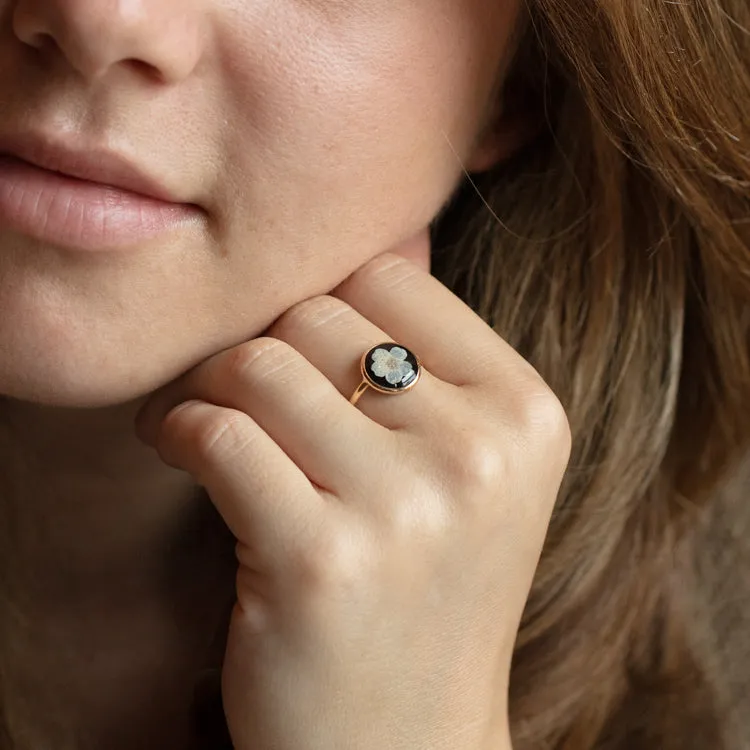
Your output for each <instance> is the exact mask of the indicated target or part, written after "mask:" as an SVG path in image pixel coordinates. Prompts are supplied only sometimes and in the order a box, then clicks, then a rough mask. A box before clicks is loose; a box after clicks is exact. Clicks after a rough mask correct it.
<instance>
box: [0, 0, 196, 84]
mask: <svg viewBox="0 0 750 750" xmlns="http://www.w3.org/2000/svg"><path fill="white" fill-rule="evenodd" d="M12 18H13V21H12V22H13V31H14V33H15V35H16V36H17V37H18V39H19V40H20V41H22V42H23V43H24V44H26V45H28V46H30V47H33V48H35V49H36V50H37V53H38V54H39V55H44V56H58V57H59V56H62V57H63V58H64V59H65V60H67V63H68V64H69V65H70V66H71V67H72V68H74V69H75V70H76V71H78V72H79V73H80V74H81V75H83V76H84V77H85V78H87V79H89V80H98V79H101V78H103V77H104V76H106V75H107V74H108V73H109V72H110V71H111V70H112V69H113V68H117V67H123V66H125V67H130V68H133V69H136V70H140V71H142V72H147V73H148V74H149V75H150V76H152V77H155V78H156V79H158V80H160V81H163V82H169V83H174V82H176V81H179V80H181V79H184V78H187V77H188V76H189V75H190V73H191V72H192V71H193V70H194V69H195V67H196V65H197V64H198V62H199V60H200V58H201V56H202V53H203V47H202V34H201V31H202V24H201V18H200V14H199V11H198V8H197V7H196V4H195V0H18V2H17V3H16V6H15V8H14V12H13V16H12Z"/></svg>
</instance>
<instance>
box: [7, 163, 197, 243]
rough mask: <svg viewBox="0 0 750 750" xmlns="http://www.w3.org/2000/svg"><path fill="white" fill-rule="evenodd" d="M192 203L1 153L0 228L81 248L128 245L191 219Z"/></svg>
mask: <svg viewBox="0 0 750 750" xmlns="http://www.w3.org/2000/svg"><path fill="white" fill-rule="evenodd" d="M199 213H200V212H199V209H198V208H196V207H195V206H190V205H186V204H178V203H165V202H164V201H159V200H155V199H153V198H147V197H146V196H143V195H139V194H137V193H132V192H130V191H128V190H121V189H119V188H115V187H111V186H109V185H102V184H99V183H96V182H87V181H85V180H78V179H75V178H73V177H66V176H65V175H62V174H60V173H58V172H50V171H48V170H46V169H40V168H39V167H35V166H33V165H32V164H29V163H28V162H25V161H21V160H20V159H16V158H14V157H9V156H0V228H2V227H3V226H4V227H7V228H8V229H11V230H13V231H16V232H20V233H21V234H25V235H27V236H29V237H33V238H35V239H37V240H42V241H45V242H50V243H54V244H56V245H60V246H62V247H67V248H72V249H76V250H86V251H96V252H101V251H107V250H122V249H125V248H133V247H135V246H137V245H138V244H139V243H141V242H143V241H145V240H147V239H153V238H155V237H158V236H160V235H162V234H164V233H166V232H168V231H170V230H174V229H177V228H179V227H181V226H182V227H184V226H186V225H188V224H191V223H194V222H195V220H196V219H197V218H198V216H199Z"/></svg>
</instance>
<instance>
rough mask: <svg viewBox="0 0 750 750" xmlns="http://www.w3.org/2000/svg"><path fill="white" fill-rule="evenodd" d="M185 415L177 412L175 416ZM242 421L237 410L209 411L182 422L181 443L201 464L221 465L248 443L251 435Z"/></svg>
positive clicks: (177, 418)
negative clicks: (198, 417) (183, 424)
mask: <svg viewBox="0 0 750 750" xmlns="http://www.w3.org/2000/svg"><path fill="white" fill-rule="evenodd" d="M184 414H185V412H180V414H178V415H177V417H176V418H175V419H176V420H179V419H180V415H184ZM183 418H184V417H183ZM244 421H245V420H244V417H243V415H242V414H240V413H239V412H231V411H229V410H226V411H216V412H212V413H211V414H209V415H206V416H204V417H202V418H201V419H197V420H196V419H194V420H191V421H190V422H189V423H188V424H187V425H185V426H184V428H183V430H182V442H183V443H184V444H185V445H186V447H187V448H188V450H189V451H190V453H191V454H193V455H194V456H195V457H196V458H198V459H199V461H200V463H201V464H206V465H210V466H215V465H221V464H223V463H226V461H229V460H231V459H232V457H233V456H234V455H236V454H237V453H239V452H240V451H242V450H243V449H244V448H245V447H246V446H247V443H248V441H249V439H250V438H249V434H248V432H247V430H245V429H244V427H245V425H244Z"/></svg>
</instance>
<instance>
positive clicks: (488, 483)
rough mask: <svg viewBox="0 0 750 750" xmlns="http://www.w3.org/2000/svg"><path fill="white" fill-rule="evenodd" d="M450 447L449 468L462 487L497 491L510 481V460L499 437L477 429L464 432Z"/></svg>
mask: <svg viewBox="0 0 750 750" xmlns="http://www.w3.org/2000/svg"><path fill="white" fill-rule="evenodd" d="M448 444H449V448H450V450H449V451H448V452H447V455H446V457H445V461H446V466H447V469H448V472H449V476H451V478H452V480H453V481H455V482H458V483H459V484H460V486H463V487H466V488H468V489H469V490H473V491H474V492H476V491H480V490H486V489H488V488H494V487H496V486H497V485H498V483H499V482H501V481H502V480H503V478H504V477H507V475H508V465H507V457H506V455H505V452H504V451H503V450H502V449H501V447H500V441H499V440H498V437H497V436H496V435H491V434H488V432H487V431H486V430H480V429H477V428H476V427H470V428H463V429H461V430H460V431H459V432H458V433H456V434H454V435H452V436H451V440H450V441H448ZM469 494H472V492H470V493H469Z"/></svg>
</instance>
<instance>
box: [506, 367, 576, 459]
mask: <svg viewBox="0 0 750 750" xmlns="http://www.w3.org/2000/svg"><path fill="white" fill-rule="evenodd" d="M516 408H517V417H518V420H519V422H520V428H521V430H522V432H523V433H524V434H525V435H526V436H528V437H529V438H530V439H532V440H534V441H535V442H537V443H539V441H541V443H542V444H543V445H545V446H547V447H548V448H549V449H553V450H555V451H559V452H561V453H563V454H565V456H566V460H567V456H569V455H570V450H571V443H572V436H571V430H570V423H569V422H568V417H567V414H566V413H565V409H564V408H563V405H562V404H561V403H560V400H559V399H558V398H557V396H556V395H555V394H554V393H553V392H552V390H551V389H550V388H549V387H548V386H547V384H546V383H544V381H542V380H541V378H539V379H538V380H537V382H536V383H534V384H532V385H530V386H529V387H528V388H527V389H526V393H525V394H524V396H523V397H522V398H520V399H519V400H518V403H517V407H516Z"/></svg>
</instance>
